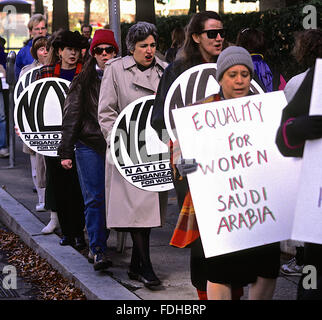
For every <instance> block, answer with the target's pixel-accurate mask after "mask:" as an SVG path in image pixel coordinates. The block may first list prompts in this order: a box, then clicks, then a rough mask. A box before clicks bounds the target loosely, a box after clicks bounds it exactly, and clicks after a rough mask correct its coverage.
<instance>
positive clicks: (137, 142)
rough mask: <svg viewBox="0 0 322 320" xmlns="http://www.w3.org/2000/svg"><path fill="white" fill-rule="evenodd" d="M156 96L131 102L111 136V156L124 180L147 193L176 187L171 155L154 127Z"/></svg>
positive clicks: (116, 122) (117, 121)
mask: <svg viewBox="0 0 322 320" xmlns="http://www.w3.org/2000/svg"><path fill="white" fill-rule="evenodd" d="M154 98H155V96H154V95H151V96H146V97H142V98H139V99H137V100H135V101H133V102H132V103H130V104H129V105H128V106H127V107H126V108H125V109H123V110H122V112H121V113H120V114H119V116H118V117H117V119H116V121H115V123H114V126H113V130H112V133H111V154H112V158H113V161H114V164H115V166H116V167H117V169H118V171H119V172H120V173H121V175H122V176H123V178H124V179H126V180H127V181H128V182H129V183H131V184H132V185H134V186H136V187H137V188H140V189H143V190H147V191H154V192H160V191H167V190H170V189H172V188H173V184H172V177H171V168H170V154H169V150H168V147H167V145H166V144H164V143H163V142H162V141H161V140H160V139H159V137H158V135H157V133H156V132H155V130H154V129H153V128H152V127H151V125H150V120H151V115H152V108H153V103H154Z"/></svg>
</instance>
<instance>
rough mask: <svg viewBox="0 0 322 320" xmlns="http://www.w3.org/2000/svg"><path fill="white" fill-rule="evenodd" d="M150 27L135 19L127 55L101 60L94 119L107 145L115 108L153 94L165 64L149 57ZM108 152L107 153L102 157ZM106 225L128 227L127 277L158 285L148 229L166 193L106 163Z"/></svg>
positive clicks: (153, 34) (157, 219)
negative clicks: (148, 188) (134, 180)
mask: <svg viewBox="0 0 322 320" xmlns="http://www.w3.org/2000/svg"><path fill="white" fill-rule="evenodd" d="M157 40H158V34H157V30H156V27H155V25H153V24H151V23H148V22H138V23H136V24H134V25H133V26H132V27H131V28H130V29H129V31H128V33H127V36H126V46H127V50H128V52H129V55H127V56H125V57H123V58H117V59H114V60H111V61H109V62H108V63H107V64H106V67H105V71H104V77H103V80H102V85H101V91H100V99H99V106H98V120H99V123H100V126H101V130H102V132H103V135H104V137H105V139H106V141H107V146H108V148H109V146H110V135H111V131H112V128H113V125H114V122H115V120H116V119H117V117H118V115H119V114H120V112H121V111H122V110H123V109H124V108H125V107H126V106H128V105H129V104H130V103H131V102H133V101H135V100H137V99H139V98H141V97H145V96H148V95H152V94H154V93H155V92H156V90H157V86H158V84H159V81H160V78H161V76H162V74H163V71H164V69H165V67H166V65H167V64H166V63H165V62H163V61H161V60H160V59H159V58H158V57H156V56H155V52H156V46H157ZM109 159H110V156H108V154H107V161H108V160H109ZM106 201H107V215H106V217H107V218H106V223H107V227H109V228H115V229H118V230H122V231H128V232H130V234H131V238H132V241H133V248H132V257H131V263H130V269H129V272H128V275H129V277H130V279H133V280H139V281H141V282H143V283H144V285H145V286H146V287H148V288H150V287H151V286H157V285H159V284H160V280H159V279H158V277H157V276H156V275H155V273H154V270H153V268H152V263H151V261H150V245H149V243H150V232H151V228H152V227H159V226H161V221H162V220H163V219H162V218H161V216H162V215H163V216H164V215H165V211H166V205H167V192H160V193H158V192H150V191H145V190H141V189H138V188H136V187H135V186H133V185H132V184H130V183H129V182H127V181H126V180H125V179H124V178H123V177H122V175H121V174H120V173H119V172H118V170H117V168H116V166H115V165H114V164H113V163H111V161H109V163H108V166H107V168H106Z"/></svg>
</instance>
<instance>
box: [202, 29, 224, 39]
mask: <svg viewBox="0 0 322 320" xmlns="http://www.w3.org/2000/svg"><path fill="white" fill-rule="evenodd" d="M205 32H206V33H207V37H208V38H209V39H216V38H217V36H218V33H219V34H220V36H221V37H222V38H225V34H226V32H225V29H210V30H204V31H201V32H200V34H201V33H205Z"/></svg>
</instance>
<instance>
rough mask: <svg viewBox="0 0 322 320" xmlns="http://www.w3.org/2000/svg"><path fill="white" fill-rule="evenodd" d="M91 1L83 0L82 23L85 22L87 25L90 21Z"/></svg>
mask: <svg viewBox="0 0 322 320" xmlns="http://www.w3.org/2000/svg"><path fill="white" fill-rule="evenodd" d="M91 1H92V0H85V14H84V24H87V25H89V23H90V15H91Z"/></svg>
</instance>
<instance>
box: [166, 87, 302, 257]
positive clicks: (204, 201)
mask: <svg viewBox="0 0 322 320" xmlns="http://www.w3.org/2000/svg"><path fill="white" fill-rule="evenodd" d="M285 105H286V99H285V96H284V93H283V92H282V91H279V92H273V93H266V94H258V95H252V96H247V97H243V98H237V99H231V100H225V101H218V102H212V103H208V104H202V105H196V106H191V107H185V108H180V109H176V110H173V111H172V112H173V117H174V121H175V126H176V131H177V134H178V140H179V143H180V148H181V151H182V156H183V158H185V159H192V158H195V159H196V161H197V163H198V164H199V165H198V170H197V171H196V172H194V173H191V174H189V175H188V181H189V186H190V191H191V196H192V200H193V204H194V208H195V212H196V218H197V222H198V226H199V230H200V235H201V240H202V244H203V248H204V251H205V256H206V257H212V256H217V255H221V254H226V253H230V252H234V251H239V250H243V249H247V248H251V247H256V246H260V245H264V244H268V243H273V242H276V241H281V240H286V239H289V238H290V236H291V231H292V230H291V229H292V221H293V215H294V207H295V199H296V192H297V181H298V176H299V170H300V163H299V162H296V161H294V160H293V159H289V158H285V157H283V156H282V155H281V154H280V152H279V150H278V148H277V146H276V144H275V137H276V132H277V129H278V127H279V125H280V120H281V113H282V109H283V108H284V107H285Z"/></svg>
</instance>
